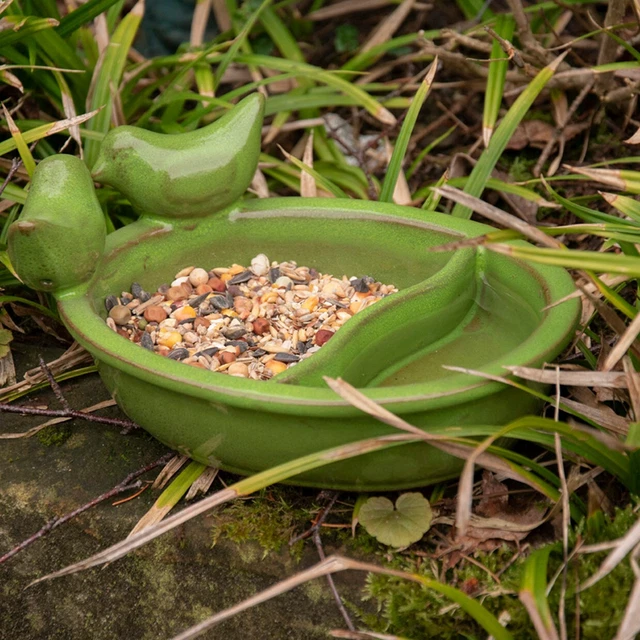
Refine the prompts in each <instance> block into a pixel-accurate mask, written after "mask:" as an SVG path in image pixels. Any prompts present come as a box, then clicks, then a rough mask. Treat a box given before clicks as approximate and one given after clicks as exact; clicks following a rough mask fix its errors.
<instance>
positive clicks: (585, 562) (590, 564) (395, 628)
mask: <svg viewBox="0 0 640 640" xmlns="http://www.w3.org/2000/svg"><path fill="white" fill-rule="evenodd" d="M635 520H636V516H635V515H634V514H633V511H632V509H631V507H628V508H627V509H625V510H619V511H618V512H617V513H616V515H615V518H613V519H607V520H606V522H605V523H604V526H603V528H602V530H601V531H600V532H599V534H598V535H597V538H592V539H590V540H589V542H598V541H603V540H611V539H614V538H617V537H620V536H621V535H624V533H625V532H626V531H628V529H629V528H630V527H631V526H632V525H633V523H634V522H635ZM576 533H577V532H574V533H573V538H574V539H575V536H576ZM572 544H573V542H572ZM513 554H514V551H513V549H511V548H508V547H507V546H506V545H505V546H503V547H502V548H500V549H498V550H497V551H494V552H493V553H490V554H487V553H479V554H476V555H475V558H476V559H477V560H478V561H479V562H480V563H482V564H483V565H484V566H485V567H486V568H487V569H488V570H489V571H492V572H494V573H496V572H499V571H500V570H501V569H502V568H503V567H504V566H505V565H506V564H507V563H508V561H509V560H510V559H511V558H512V556H513ZM604 557H606V553H597V554H585V555H579V556H577V557H576V558H575V559H574V560H573V561H572V562H571V564H570V565H569V571H568V589H567V597H566V615H567V627H568V630H569V637H570V638H571V637H574V636H573V630H574V628H575V615H576V593H575V590H576V586H577V585H579V584H580V583H582V582H583V581H584V580H585V579H586V578H588V577H589V576H591V575H593V574H594V573H595V572H596V570H597V568H598V567H599V566H600V564H601V563H602V561H603V559H604ZM525 560H526V558H524V557H523V558H519V559H518V560H517V561H516V562H515V563H514V564H513V565H511V567H509V569H507V571H505V572H504V573H503V574H502V575H501V576H500V585H498V584H496V583H495V582H494V580H493V579H492V578H491V577H490V576H489V574H488V573H487V571H484V570H483V569H481V568H480V567H477V566H475V565H472V564H470V563H466V562H461V563H460V564H459V565H458V566H457V567H456V568H455V569H449V570H448V571H446V572H445V580H446V582H447V583H448V584H450V585H452V586H456V587H457V588H459V589H462V590H464V591H465V592H467V593H470V595H472V596H477V595H478V594H482V597H481V598H480V600H481V602H482V604H483V606H484V607H485V608H486V609H487V610H488V611H490V612H491V613H493V614H494V615H495V616H496V617H499V616H500V615H501V614H502V613H503V612H505V611H506V612H507V613H508V614H509V617H510V622H509V624H508V629H509V630H510V631H511V633H512V634H513V636H514V637H515V638H518V639H519V640H529V639H530V640H535V639H536V638H537V637H538V636H537V635H536V633H535V630H534V628H533V626H532V624H531V622H530V620H529V617H528V615H527V613H526V611H525V609H524V607H523V606H522V604H521V603H520V601H519V599H518V590H519V588H520V583H521V579H522V569H523V565H524V562H525ZM384 564H385V565H386V566H390V567H393V568H396V569H401V570H404V571H411V572H416V573H419V574H421V575H424V576H427V577H429V578H436V577H437V576H436V575H435V574H434V572H433V569H435V571H436V573H437V574H440V573H441V571H442V568H441V566H439V564H438V563H434V562H425V561H424V557H423V556H418V555H414V554H407V555H397V556H394V557H393V558H392V560H391V561H387V562H384ZM561 565H562V549H561V547H560V545H559V544H557V543H556V544H554V545H553V551H552V553H551V557H550V562H549V573H548V576H549V577H550V576H552V575H553V574H554V572H555V571H556V570H557V569H558V568H559V567H560V566H561ZM633 582H634V575H633V571H632V569H631V566H630V564H629V561H628V560H625V561H624V562H623V563H621V564H620V565H619V566H618V567H617V568H616V569H615V570H614V571H612V572H611V573H610V574H609V575H608V576H606V577H605V578H603V579H602V580H601V581H600V582H598V583H597V584H596V585H595V586H593V587H591V588H590V589H588V590H586V591H584V592H582V593H581V594H580V595H579V604H580V626H581V636H580V637H581V638H582V639H583V640H599V639H601V638H612V637H613V636H614V635H615V633H616V629H617V627H618V625H619V624H620V622H621V620H622V617H623V615H624V609H625V607H626V604H627V600H628V597H629V594H630V591H631V588H632V585H633ZM559 594H560V581H559V580H558V581H556V583H555V585H554V588H553V589H552V591H551V594H550V596H549V605H550V607H551V611H552V612H557V611H558V607H559ZM364 599H365V600H371V601H373V602H374V603H375V604H376V605H377V609H378V612H377V613H376V614H365V613H361V615H360V617H361V619H362V620H363V622H364V623H365V624H366V625H368V626H369V627H370V628H371V629H373V630H376V631H380V632H386V633H391V634H396V635H400V636H407V637H411V638H438V640H448V639H451V640H454V639H458V638H482V637H485V635H486V634H484V633H483V631H482V629H481V628H480V627H479V626H478V625H477V624H476V623H475V622H474V621H473V620H472V619H471V618H470V617H469V616H467V615H466V614H465V613H464V612H462V611H461V610H460V609H459V608H455V607H450V605H451V602H450V601H448V600H447V599H446V598H445V597H443V596H441V595H439V594H437V593H434V592H432V591H429V590H428V589H426V588H424V587H421V586H419V585H416V584H414V583H410V582H408V581H405V580H402V579H399V578H389V577H386V576H378V575H370V576H369V577H368V579H367V585H366V587H365V597H364ZM445 607H446V609H445V610H446V613H445V614H443V613H442V611H443V609H444V608H445ZM556 623H557V621H556Z"/></svg>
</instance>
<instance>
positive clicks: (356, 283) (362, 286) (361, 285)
mask: <svg viewBox="0 0 640 640" xmlns="http://www.w3.org/2000/svg"><path fill="white" fill-rule="evenodd" d="M351 286H352V287H353V288H354V289H355V290H356V291H357V292H358V293H369V287H368V285H367V284H366V283H365V281H364V278H354V279H353V280H351Z"/></svg>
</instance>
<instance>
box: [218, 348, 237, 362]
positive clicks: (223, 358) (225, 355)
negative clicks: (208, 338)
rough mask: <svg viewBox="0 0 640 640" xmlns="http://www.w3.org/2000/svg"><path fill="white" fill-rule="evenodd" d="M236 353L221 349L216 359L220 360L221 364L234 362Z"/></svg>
mask: <svg viewBox="0 0 640 640" xmlns="http://www.w3.org/2000/svg"><path fill="white" fill-rule="evenodd" d="M235 359H236V354H235V353H231V351H221V352H220V353H218V360H220V362H222V364H229V363H230V362H235Z"/></svg>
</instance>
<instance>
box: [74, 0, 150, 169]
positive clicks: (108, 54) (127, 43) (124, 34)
mask: <svg viewBox="0 0 640 640" xmlns="http://www.w3.org/2000/svg"><path fill="white" fill-rule="evenodd" d="M143 11H144V2H143V1H142V0H141V1H139V2H138V3H137V4H136V5H135V6H134V7H133V9H131V11H130V12H129V13H128V14H127V15H126V16H125V17H124V18H123V19H122V22H120V24H119V25H118V26H117V28H116V30H115V32H114V34H113V36H112V37H111V41H110V42H109V45H108V46H107V49H106V51H105V53H104V58H103V60H102V65H98V66H97V67H96V71H95V73H96V74H97V77H94V90H93V96H92V99H91V109H98V108H102V110H101V111H100V113H98V114H97V116H96V117H95V118H93V120H92V121H91V122H90V123H89V124H88V125H87V129H89V130H91V131H99V132H101V133H107V131H109V127H110V126H111V113H112V110H113V105H112V97H111V87H112V86H113V87H115V88H117V87H118V86H119V84H120V80H121V78H122V72H123V70H124V66H125V64H126V61H127V53H128V52H129V49H130V48H131V45H132V44H133V40H134V38H135V36H136V33H137V31H138V26H139V25H140V21H141V20H142V13H143ZM99 150H100V143H98V142H97V141H95V140H90V139H89V140H87V141H86V143H85V161H86V163H87V166H88V167H89V168H91V167H93V165H94V163H95V161H96V159H97V157H98V152H99Z"/></svg>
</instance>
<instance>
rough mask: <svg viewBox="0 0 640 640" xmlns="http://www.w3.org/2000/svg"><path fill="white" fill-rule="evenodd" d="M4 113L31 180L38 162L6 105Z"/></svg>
mask: <svg viewBox="0 0 640 640" xmlns="http://www.w3.org/2000/svg"><path fill="white" fill-rule="evenodd" d="M2 111H3V113H4V117H5V119H6V121H7V126H8V127H9V132H10V133H11V138H12V139H13V141H14V143H15V145H16V149H18V153H19V154H20V158H21V160H22V164H23V165H24V168H25V169H26V170H27V173H28V174H29V177H30V178H31V177H32V176H33V172H34V171H35V170H36V161H35V160H34V159H33V155H32V154H31V150H30V149H29V147H28V146H27V143H26V142H25V140H24V138H23V137H22V132H21V131H20V129H18V127H17V126H16V123H15V122H14V121H13V118H12V117H11V114H10V113H9V112H8V111H7V108H6V107H5V106H4V104H3V105H2Z"/></svg>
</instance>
